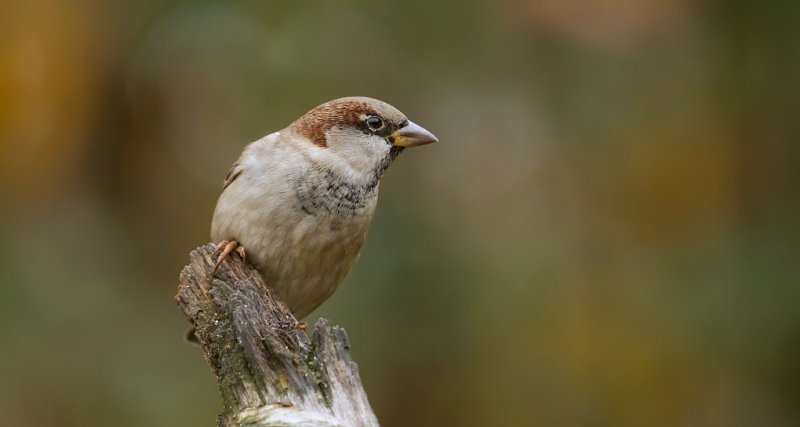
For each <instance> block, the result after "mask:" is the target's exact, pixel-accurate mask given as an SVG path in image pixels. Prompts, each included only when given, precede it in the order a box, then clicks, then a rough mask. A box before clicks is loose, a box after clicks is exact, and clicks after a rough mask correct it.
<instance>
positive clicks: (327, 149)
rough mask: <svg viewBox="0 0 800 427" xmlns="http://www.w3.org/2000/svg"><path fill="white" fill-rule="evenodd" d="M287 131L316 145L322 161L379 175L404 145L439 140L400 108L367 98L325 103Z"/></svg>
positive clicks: (318, 156) (422, 143)
mask: <svg viewBox="0 0 800 427" xmlns="http://www.w3.org/2000/svg"><path fill="white" fill-rule="evenodd" d="M288 130H289V131H291V132H293V133H294V134H295V135H297V136H299V137H301V138H303V139H305V140H307V141H308V142H309V143H310V144H313V145H314V146H315V147H316V155H315V158H317V159H318V160H319V161H321V162H323V163H330V162H333V163H337V162H338V163H340V164H341V165H346V166H347V167H348V168H350V169H351V170H352V171H353V172H354V173H358V174H370V173H374V174H375V175H377V176H378V177H379V176H380V174H382V173H383V171H384V170H385V169H386V168H387V167H388V166H389V164H390V163H391V161H392V160H393V159H394V158H395V157H397V155H398V154H399V153H400V152H401V151H403V149H404V148H407V147H415V146H418V145H424V144H430V143H432V142H436V141H438V140H437V139H436V137H435V136H434V135H433V134H432V133H430V132H428V131H427V130H425V129H424V128H422V127H421V126H419V125H417V124H415V123H413V122H411V121H410V120H408V118H406V116H405V114H403V113H401V112H400V111H399V110H398V109H396V108H394V107H392V106H391V105H389V104H387V103H385V102H383V101H379V100H377V99H373V98H367V97H348V98H339V99H335V100H333V101H329V102H326V103H324V104H322V105H320V106H318V107H315V108H313V109H312V110H311V111H309V112H307V113H306V114H304V115H303V116H302V117H300V118H299V119H298V120H297V121H295V122H294V123H292V124H291V125H290V126H289V128H288ZM326 166H331V165H326Z"/></svg>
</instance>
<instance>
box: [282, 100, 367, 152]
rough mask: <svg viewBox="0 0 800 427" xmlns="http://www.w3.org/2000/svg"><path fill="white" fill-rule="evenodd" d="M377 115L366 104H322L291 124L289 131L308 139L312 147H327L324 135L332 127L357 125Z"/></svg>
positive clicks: (341, 101)
mask: <svg viewBox="0 0 800 427" xmlns="http://www.w3.org/2000/svg"><path fill="white" fill-rule="evenodd" d="M374 114H377V113H376V111H375V108H373V107H372V106H370V105H369V104H368V103H367V102H364V101H358V100H352V99H341V100H335V101H331V102H328V103H325V104H322V105H320V106H318V107H316V108H314V109H312V110H311V111H309V112H308V113H306V114H304V115H303V117H300V118H299V119H297V121H296V122H294V123H292V125H291V126H290V129H291V130H292V131H294V132H295V133H296V134H297V135H299V136H303V137H306V138H308V140H309V141H311V142H312V143H313V144H314V145H317V146H320V147H327V146H328V144H327V141H326V140H325V134H327V133H328V131H329V130H330V129H331V128H332V127H334V126H342V125H351V126H356V125H358V124H359V123H360V122H361V120H362V117H364V116H365V115H366V116H369V115H374Z"/></svg>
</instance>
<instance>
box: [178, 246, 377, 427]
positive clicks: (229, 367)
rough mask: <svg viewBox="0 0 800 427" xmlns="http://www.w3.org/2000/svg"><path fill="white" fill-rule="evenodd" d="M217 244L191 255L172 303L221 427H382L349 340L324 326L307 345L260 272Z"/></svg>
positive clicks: (317, 328) (338, 330) (320, 325)
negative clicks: (215, 393)
mask: <svg viewBox="0 0 800 427" xmlns="http://www.w3.org/2000/svg"><path fill="white" fill-rule="evenodd" d="M213 269H214V245H206V246H202V247H199V248H197V249H195V250H194V251H192V253H191V261H190V263H189V265H187V266H186V267H184V269H183V271H182V272H181V275H180V286H179V289H178V294H177V295H176V297H175V299H176V300H177V302H178V306H179V307H180V308H181V310H182V311H183V312H184V314H186V316H187V317H188V318H189V320H190V321H191V322H192V324H193V325H194V327H195V332H194V335H195V338H196V339H197V341H198V343H199V344H200V346H201V347H202V349H203V353H204V354H205V357H206V361H208V364H209V365H210V366H211V369H212V371H213V372H214V375H215V376H216V379H217V384H218V386H219V390H220V394H221V395H222V402H223V412H222V413H221V414H220V415H219V417H218V421H217V422H218V424H219V425H220V426H225V427H229V426H311V427H333V426H342V427H345V426H348V427H349V426H377V425H378V420H377V419H376V418H375V414H374V413H373V412H372V408H371V407H370V405H369V402H368V400H367V395H366V393H365V392H364V389H363V387H362V385H361V379H360V378H359V375H358V366H357V365H356V364H355V362H353V360H352V359H351V357H350V352H349V349H350V342H349V340H348V338H347V333H346V332H345V331H344V329H342V328H340V327H339V326H329V325H328V322H327V321H326V320H325V319H319V321H317V323H316V325H315V326H314V332H313V334H312V336H311V339H310V340H309V338H308V336H307V335H306V333H305V331H303V330H301V329H299V328H298V322H297V320H296V319H295V318H294V317H293V316H292V314H291V313H290V312H289V309H288V308H287V307H286V306H285V305H284V304H283V302H281V301H280V300H279V299H278V298H277V297H276V295H275V293H274V292H273V291H272V289H270V288H269V287H268V286H266V284H265V283H264V280H263V279H262V278H261V276H260V275H259V273H258V271H257V270H256V269H255V268H253V267H252V266H250V265H249V264H247V263H244V262H242V260H241V259H240V258H239V257H238V256H235V255H232V256H230V257H228V258H227V259H226V260H225V261H224V262H223V263H222V264H221V265H220V266H219V268H218V269H217V271H216V272H213Z"/></svg>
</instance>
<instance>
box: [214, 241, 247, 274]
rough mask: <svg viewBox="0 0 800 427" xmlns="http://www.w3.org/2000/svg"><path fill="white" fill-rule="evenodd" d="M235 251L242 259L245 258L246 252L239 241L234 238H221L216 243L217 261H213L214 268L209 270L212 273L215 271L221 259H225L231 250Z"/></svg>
mask: <svg viewBox="0 0 800 427" xmlns="http://www.w3.org/2000/svg"><path fill="white" fill-rule="evenodd" d="M233 251H236V253H237V254H239V256H240V257H242V261H244V260H245V259H246V253H245V251H244V246H241V245H240V244H239V242H237V241H236V240H223V241H221V242H219V243H218V244H217V250H216V251H215V253H216V252H219V255H218V256H217V261H216V263H214V269H213V270H211V272H212V273H216V272H217V269H218V268H219V265H220V264H222V261H225V258H227V257H228V256H229V255H230V254H231V252H233Z"/></svg>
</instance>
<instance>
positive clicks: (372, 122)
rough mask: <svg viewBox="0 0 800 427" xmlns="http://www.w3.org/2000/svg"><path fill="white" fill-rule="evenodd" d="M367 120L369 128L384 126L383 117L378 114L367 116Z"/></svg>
mask: <svg viewBox="0 0 800 427" xmlns="http://www.w3.org/2000/svg"><path fill="white" fill-rule="evenodd" d="M365 122H366V123H367V126H369V128H370V129H372V130H379V129H380V128H382V127H383V119H381V118H380V117H378V116H369V117H367V119H366V120H365Z"/></svg>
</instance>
